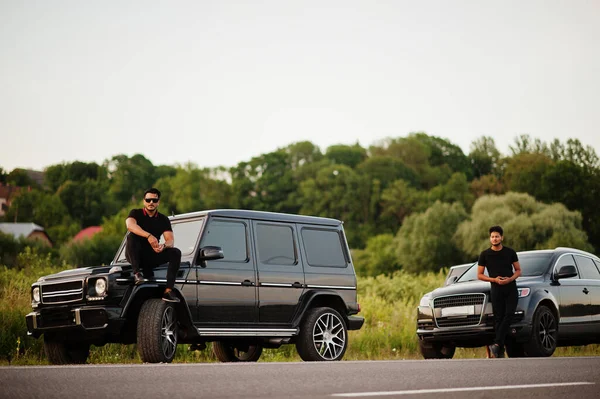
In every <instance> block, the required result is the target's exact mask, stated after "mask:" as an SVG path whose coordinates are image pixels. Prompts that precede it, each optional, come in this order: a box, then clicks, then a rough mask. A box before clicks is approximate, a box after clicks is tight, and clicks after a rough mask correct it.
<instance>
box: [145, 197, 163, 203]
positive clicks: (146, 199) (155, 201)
mask: <svg viewBox="0 0 600 399" xmlns="http://www.w3.org/2000/svg"><path fill="white" fill-rule="evenodd" d="M144 201H146V202H147V203H151V202H154V203H155V204H156V203H157V202H158V201H160V200H159V199H158V198H144Z"/></svg>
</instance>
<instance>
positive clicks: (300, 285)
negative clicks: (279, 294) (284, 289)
mask: <svg viewBox="0 0 600 399" xmlns="http://www.w3.org/2000/svg"><path fill="white" fill-rule="evenodd" d="M292 288H302V283H299V282H297V281H296V282H294V283H292Z"/></svg>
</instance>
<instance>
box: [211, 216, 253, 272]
mask: <svg viewBox="0 0 600 399" xmlns="http://www.w3.org/2000/svg"><path fill="white" fill-rule="evenodd" d="M246 237H247V234H246V223H244V222H239V221H229V220H219V219H213V220H211V221H210V223H209V224H208V227H207V229H206V232H205V233H204V237H203V238H202V245H201V247H206V246H209V245H215V246H218V247H221V248H222V249H223V256H224V257H223V259H218V260H216V261H215V262H218V261H219V260H224V261H228V262H247V261H248V242H247V239H246Z"/></svg>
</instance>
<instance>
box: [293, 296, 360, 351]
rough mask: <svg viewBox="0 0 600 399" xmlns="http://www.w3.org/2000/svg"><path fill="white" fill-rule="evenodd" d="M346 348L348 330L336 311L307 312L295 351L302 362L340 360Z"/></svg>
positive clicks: (318, 310) (320, 309) (328, 309)
mask: <svg viewBox="0 0 600 399" xmlns="http://www.w3.org/2000/svg"><path fill="white" fill-rule="evenodd" d="M347 347H348V329H347V328H346V323H345V322H344V319H343V318H342V316H341V315H340V314H339V313H338V312H337V311H336V310H334V309H331V308H325V307H324V308H314V309H311V310H309V311H308V313H307V315H306V317H305V319H304V321H303V322H302V324H301V326H300V334H299V335H298V341H297V342H296V350H297V351H298V354H299V355H300V357H301V358H302V360H304V361H309V362H310V361H313V362H314V361H336V360H341V359H342V357H344V353H346V348H347Z"/></svg>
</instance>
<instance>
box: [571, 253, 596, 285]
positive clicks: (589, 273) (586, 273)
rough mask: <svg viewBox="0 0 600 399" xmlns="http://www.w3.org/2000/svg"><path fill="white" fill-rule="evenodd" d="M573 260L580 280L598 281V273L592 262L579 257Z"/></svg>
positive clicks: (576, 256)
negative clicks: (575, 262)
mask: <svg viewBox="0 0 600 399" xmlns="http://www.w3.org/2000/svg"><path fill="white" fill-rule="evenodd" d="M575 260H576V261H577V266H578V268H579V273H581V278H585V279H590V280H600V273H598V269H596V265H595V264H594V261H593V260H591V259H590V258H587V257H585V256H580V255H575Z"/></svg>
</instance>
